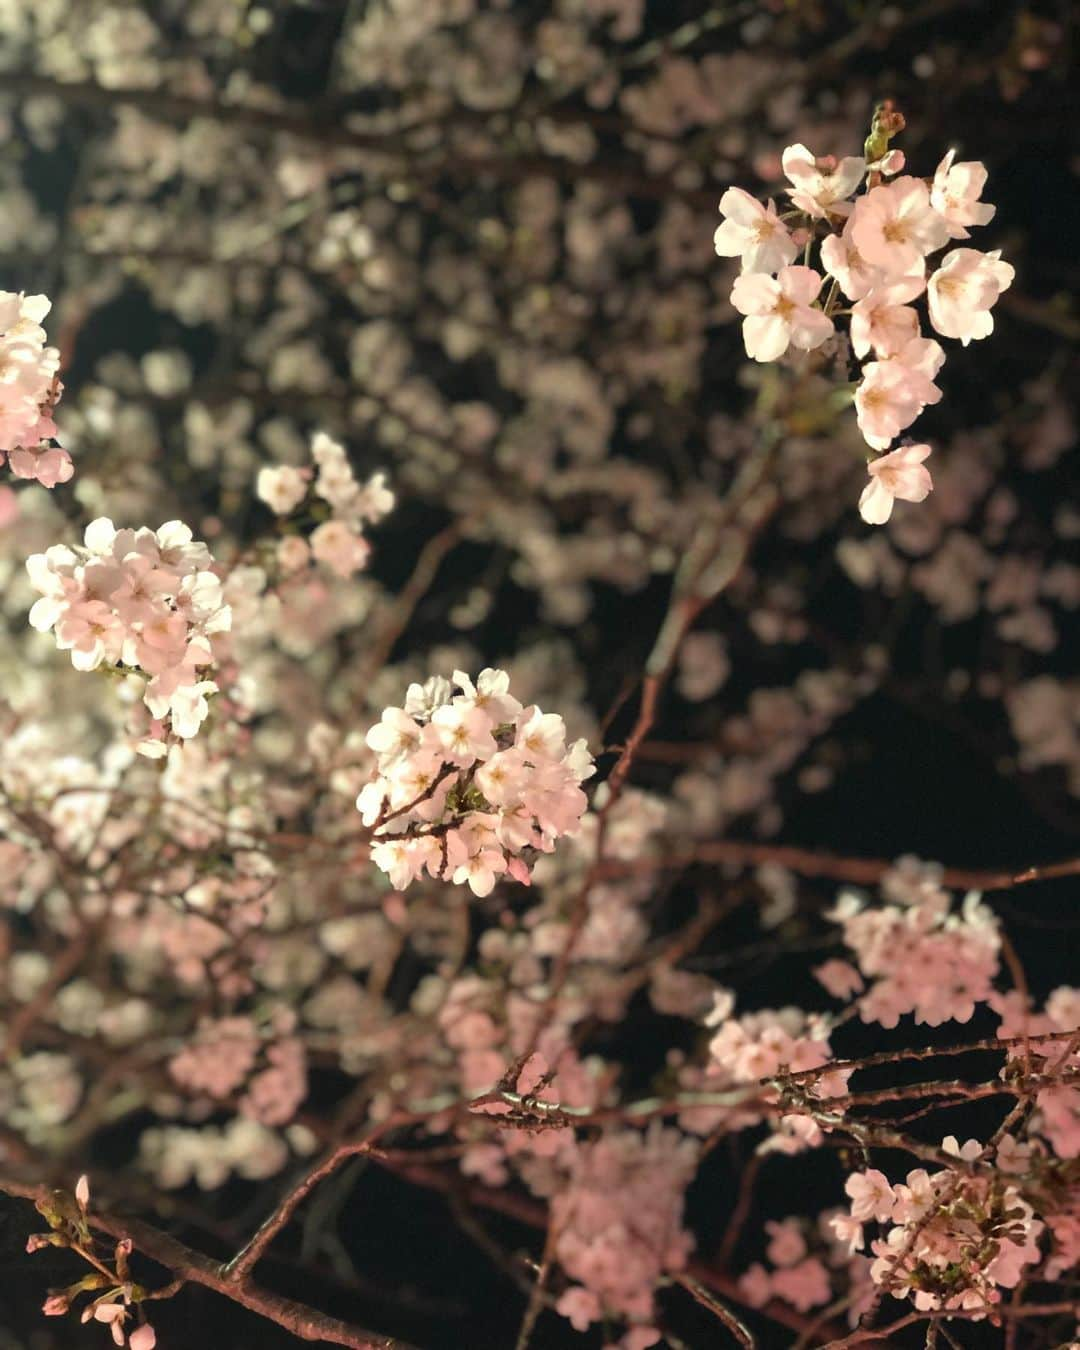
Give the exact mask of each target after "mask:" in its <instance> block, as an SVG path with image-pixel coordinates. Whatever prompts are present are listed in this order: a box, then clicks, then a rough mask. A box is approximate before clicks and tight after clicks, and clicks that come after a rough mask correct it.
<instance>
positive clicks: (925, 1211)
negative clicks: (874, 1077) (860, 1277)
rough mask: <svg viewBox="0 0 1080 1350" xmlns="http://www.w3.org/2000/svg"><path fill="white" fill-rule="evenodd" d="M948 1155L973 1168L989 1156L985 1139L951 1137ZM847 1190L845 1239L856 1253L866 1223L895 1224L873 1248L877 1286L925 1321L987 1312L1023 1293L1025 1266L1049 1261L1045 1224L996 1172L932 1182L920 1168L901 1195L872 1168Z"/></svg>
mask: <svg viewBox="0 0 1080 1350" xmlns="http://www.w3.org/2000/svg"><path fill="white" fill-rule="evenodd" d="M942 1150H943V1151H944V1152H945V1153H950V1154H952V1155H954V1156H955V1157H957V1158H958V1159H960V1160H961V1161H962V1162H964V1163H968V1164H977V1163H978V1162H979V1161H980V1160H981V1158H982V1156H983V1153H984V1149H983V1146H982V1145H981V1144H980V1143H979V1142H978V1140H975V1139H969V1140H968V1141H967V1143H966V1144H964V1145H963V1146H961V1145H960V1144H958V1143H957V1141H956V1139H955V1138H953V1136H951V1135H950V1136H948V1137H947V1138H946V1139H945V1140H944V1141H943V1142H942ZM845 1190H846V1192H847V1194H848V1197H849V1199H850V1201H851V1210H850V1214H849V1215H847V1216H840V1217H838V1218H836V1219H834V1220H833V1226H834V1228H835V1229H836V1231H837V1233H838V1235H841V1236H843V1237H844V1238H845V1239H846V1240H847V1241H848V1242H849V1243H850V1244H851V1247H852V1249H853V1250H857V1249H859V1248H861V1247H862V1245H863V1242H864V1240H865V1238H864V1234H863V1225H864V1224H866V1223H869V1222H871V1221H873V1222H875V1223H878V1224H881V1225H883V1226H884V1225H891V1226H890V1227H888V1228H887V1230H886V1231H885V1233H884V1236H883V1237H881V1238H875V1239H874V1240H873V1241H872V1242H871V1243H870V1250H871V1251H872V1252H873V1254H874V1257H875V1258H876V1259H875V1260H874V1261H873V1262H872V1264H871V1266H870V1277H871V1279H872V1280H873V1281H874V1283H875V1284H877V1285H879V1286H881V1287H882V1288H884V1289H886V1290H888V1291H889V1292H890V1293H892V1294H894V1295H895V1296H896V1297H897V1298H910V1299H911V1301H912V1302H913V1303H914V1305H915V1307H916V1308H917V1309H918V1310H919V1311H920V1312H928V1311H931V1310H935V1309H940V1308H959V1309H964V1310H965V1311H967V1312H977V1311H978V1310H982V1309H988V1308H990V1307H991V1306H992V1305H993V1304H995V1303H999V1302H1000V1301H1001V1290H1002V1289H1003V1288H1004V1289H1014V1288H1015V1287H1016V1286H1017V1284H1019V1282H1020V1280H1021V1279H1022V1278H1023V1276H1024V1268H1025V1266H1032V1265H1034V1264H1036V1263H1037V1262H1038V1261H1039V1260H1041V1254H1040V1252H1039V1243H1038V1239H1039V1235H1040V1234H1041V1233H1042V1231H1043V1227H1044V1225H1043V1223H1042V1221H1041V1220H1039V1219H1037V1218H1036V1217H1035V1212H1034V1210H1033V1209H1032V1207H1031V1205H1029V1204H1028V1202H1027V1201H1026V1200H1025V1199H1024V1197H1023V1196H1022V1195H1021V1193H1020V1191H1019V1189H1018V1188H1017V1187H1016V1186H1015V1185H1012V1184H1011V1183H1010V1182H1009V1181H1008V1179H1007V1178H1005V1177H1003V1176H1002V1175H1001V1173H1000V1172H997V1171H995V1170H992V1169H991V1168H989V1167H986V1168H976V1169H974V1170H961V1169H960V1168H955V1169H954V1168H951V1167H946V1168H943V1169H942V1170H941V1171H939V1172H934V1173H928V1172H927V1171H926V1170H925V1168H921V1167H918V1168H915V1169H914V1170H913V1171H911V1172H909V1173H908V1174H907V1179H906V1181H905V1182H903V1183H900V1184H898V1185H896V1186H892V1185H890V1184H889V1181H888V1179H887V1178H886V1176H885V1175H884V1174H883V1173H882V1172H879V1171H877V1170H876V1169H874V1168H869V1169H867V1170H865V1171H862V1172H854V1173H852V1175H851V1176H850V1177H848V1180H847V1184H846V1186H845Z"/></svg>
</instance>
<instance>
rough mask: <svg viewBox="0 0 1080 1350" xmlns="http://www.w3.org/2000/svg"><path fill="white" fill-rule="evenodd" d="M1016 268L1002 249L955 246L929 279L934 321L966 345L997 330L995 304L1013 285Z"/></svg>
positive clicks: (930, 304) (943, 333)
mask: <svg viewBox="0 0 1080 1350" xmlns="http://www.w3.org/2000/svg"><path fill="white" fill-rule="evenodd" d="M1015 275H1016V272H1015V269H1014V268H1013V267H1012V266H1011V265H1010V264H1009V263H1007V262H1002V261H1001V250H1000V249H994V250H993V252H991V253H980V252H979V250H978V249H974V248H954V249H953V250H952V252H951V253H947V254H946V255H945V257H944V258H943V259H942V262H941V266H940V267H939V268H938V270H937V271H936V272H935V273H934V274H933V275H932V276H931V278H930V280H929V282H928V283H927V300H928V304H929V309H930V322H931V323H932V324H933V325H934V328H935V329H936V330H937V331H938V332H939V333H941V334H942V336H943V337H952V338H959V339H960V341H961V342H962V343H963V344H964V346H965V347H966V346H967V345H968V343H969V342H971V341H972V340H974V339H976V338H984V337H988V336H989V335H990V333H992V332H993V330H994V317H993V315H992V314H991V313H990V310H991V308H992V307H993V305H994V304H996V303H997V298H998V296H999V295H1000V294H1001V292H1002V291H1006V290H1008V289H1009V287H1010V286H1011V285H1012V281H1013V277H1014V276H1015Z"/></svg>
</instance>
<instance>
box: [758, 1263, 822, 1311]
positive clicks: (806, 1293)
mask: <svg viewBox="0 0 1080 1350" xmlns="http://www.w3.org/2000/svg"><path fill="white" fill-rule="evenodd" d="M772 1291H773V1293H774V1294H775V1296H776V1297H777V1298H780V1299H783V1301H784V1302H785V1303H790V1304H791V1306H792V1307H793V1308H797V1309H798V1310H799V1312H809V1311H810V1309H811V1308H819V1307H820V1306H821V1305H822V1304H823V1303H828V1301H829V1299H830V1298H831V1297H832V1287H831V1285H830V1283H829V1272H828V1271H827V1270H826V1269H825V1266H824V1265H823V1264H822V1262H821V1261H819V1260H818V1258H817V1257H816V1256H808V1257H807V1258H806V1260H805V1261H800V1262H799V1264H798V1265H795V1266H788V1267H787V1268H786V1269H784V1270H777V1271H775V1272H774V1273H773V1277H772Z"/></svg>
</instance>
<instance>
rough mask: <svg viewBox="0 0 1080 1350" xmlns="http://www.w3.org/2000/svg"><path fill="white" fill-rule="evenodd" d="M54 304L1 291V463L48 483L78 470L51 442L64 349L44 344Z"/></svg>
mask: <svg viewBox="0 0 1080 1350" xmlns="http://www.w3.org/2000/svg"><path fill="white" fill-rule="evenodd" d="M51 307H52V306H51V303H50V301H49V300H48V299H46V297H45V296H44V295H22V294H15V293H13V292H11V291H0V464H2V463H3V461H4V458H5V456H6V458H7V461H8V466H9V468H10V469H11V472H12V473H13V474H14V475H15V477H16V478H30V479H35V480H36V481H37V482H39V483H41V484H42V486H43V487H48V488H53V487H56V485H57V484H58V483H66V482H67V481H68V479H69V478H70V477H71V475H72V473H73V472H74V466H73V465H72V463H71V457H70V456H69V455H68V453H67V451H66V450H62V449H60V448H59V447H58V446H56V445H50V444H47V442H50V441H52V440H53V439H54V438H55V436H56V424H55V423H54V422H53V419H52V411H53V407H54V405H55V404H56V401H57V399H58V398H59V397H60V393H61V390H62V385H61V384H60V382H59V379H58V378H57V372H58V371H59V369H60V353H59V352H58V351H57V349H56V348H55V347H47V346H46V345H45V341H46V338H45V330H44V329H43V328H42V327H41V322H42V320H43V319H44V318H45V316H46V314H48V312H49V310H50V309H51Z"/></svg>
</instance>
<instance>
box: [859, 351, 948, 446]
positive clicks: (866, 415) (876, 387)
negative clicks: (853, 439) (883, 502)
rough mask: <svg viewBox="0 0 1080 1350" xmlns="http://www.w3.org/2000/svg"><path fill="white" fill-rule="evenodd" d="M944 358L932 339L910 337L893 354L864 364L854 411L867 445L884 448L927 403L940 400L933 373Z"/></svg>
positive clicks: (939, 392)
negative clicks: (908, 340) (909, 339)
mask: <svg viewBox="0 0 1080 1350" xmlns="http://www.w3.org/2000/svg"><path fill="white" fill-rule="evenodd" d="M944 361H945V353H944V352H943V351H942V349H941V347H940V345H939V344H938V343H937V342H935V341H934V340H933V339H932V338H912V339H911V341H910V342H908V343H907V344H906V345H905V346H904V347H902V348H901V349H900V351H898V352H897V353H896V355H895V356H891V357H888V358H886V359H885V360H883V361H868V362H867V363H866V365H865V366H863V378H862V381H861V383H860V384H859V387H858V388H857V389H856V390H855V413H856V420H857V421H858V424H859V430H860V431H861V432H862V434H863V439H864V440H865V441H866V443H867V445H870V446H872V447H873V448H874V449H875V450H884V449H885V448H886V447H887V446H888V445H889V444H890V442H891V441H893V440H894V439H895V438H896V437H897V436H898V435H899V434H900V432H901V431H903V430H904V429H905V428H906V427H909V426H910V425H911V423H912V422H914V421H915V419H916V417H918V416H919V414H920V413H921V412H922V410H923V409H924V408H925V407H926V406H927V405H928V404H932V403H938V402H939V401H940V399H941V390H940V389H939V388H938V387H937V385H936V384H935V383H934V376H935V375H936V374H937V372H938V370H940V369H941V366H942V365H943V364H944Z"/></svg>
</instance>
